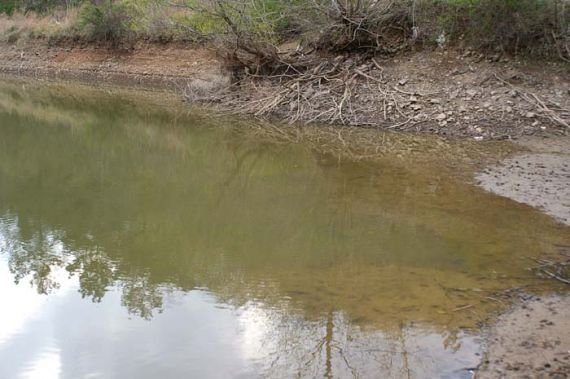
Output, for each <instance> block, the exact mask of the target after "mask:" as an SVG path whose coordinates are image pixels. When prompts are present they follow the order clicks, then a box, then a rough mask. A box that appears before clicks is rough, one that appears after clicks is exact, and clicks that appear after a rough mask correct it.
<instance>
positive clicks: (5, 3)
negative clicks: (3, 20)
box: [0, 0, 16, 15]
mask: <svg viewBox="0 0 570 379" xmlns="http://www.w3.org/2000/svg"><path fill="white" fill-rule="evenodd" d="M15 9H16V0H0V13H5V14H8V15H10V14H12V13H14V10H15Z"/></svg>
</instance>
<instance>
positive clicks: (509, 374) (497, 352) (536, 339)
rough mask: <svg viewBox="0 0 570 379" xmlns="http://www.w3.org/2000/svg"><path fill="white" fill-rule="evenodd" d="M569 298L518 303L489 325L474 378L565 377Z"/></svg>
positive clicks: (569, 357)
mask: <svg viewBox="0 0 570 379" xmlns="http://www.w3.org/2000/svg"><path fill="white" fill-rule="evenodd" d="M568 309H570V297H568V296H564V297H562V296H552V297H547V298H542V299H541V298H537V297H534V298H530V299H528V300H525V301H522V302H521V303H520V304H518V305H517V306H516V308H514V309H513V310H512V311H511V312H509V313H506V314H504V315H502V316H501V317H500V318H499V320H498V322H497V324H496V325H495V326H493V329H492V331H491V333H490V336H489V339H488V350H487V354H486V357H485V358H484V362H483V364H482V365H481V366H480V368H479V370H478V372H477V376H476V377H477V378H480V379H483V378H567V377H568V376H569V375H570V332H569V331H570V318H569V317H568Z"/></svg>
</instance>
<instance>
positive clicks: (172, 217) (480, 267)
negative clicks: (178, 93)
mask: <svg viewBox="0 0 570 379" xmlns="http://www.w3.org/2000/svg"><path fill="white" fill-rule="evenodd" d="M0 120H2V122H1V124H0V252H1V253H2V257H3V258H4V261H3V265H0V266H1V267H2V270H4V272H2V274H3V275H2V276H1V278H2V280H3V282H2V283H1V284H0V291H2V292H0V296H1V297H0V301H1V302H2V304H3V305H4V307H5V308H6V309H10V312H8V313H7V314H8V315H7V316H4V317H5V321H6V325H8V326H6V327H5V328H4V329H0V367H1V368H0V377H9V378H11V377H19V376H26V375H32V374H33V373H34V372H36V371H37V370H40V371H42V370H43V371H45V372H54V373H59V374H58V375H60V376H61V377H69V378H76V377H105V378H108V377H157V376H159V375H166V376H167V377H181V376H184V377H186V376H190V377H228V376H231V377H251V376H262V377H263V376H268V377H291V376H299V377H313V376H325V377H351V376H364V377H367V376H368V377H369V376H377V374H378V373H379V372H381V373H382V374H383V375H382V376H386V377H402V376H406V375H407V376H410V377H433V376H434V375H437V376H439V377H443V376H446V375H447V376H449V377H454V378H455V377H461V376H466V377H469V373H468V372H467V371H465V370H464V369H465V368H467V367H472V366H473V364H474V363H475V362H476V360H477V356H476V353H478V351H479V344H478V342H477V340H476V337H474V335H476V333H475V332H474V329H473V328H475V327H476V326H477V325H478V323H479V322H480V321H482V320H484V319H485V318H486V317H488V315H489V313H490V312H491V311H493V310H496V309H497V308H498V307H500V306H501V304H500V303H498V302H497V301H494V300H490V299H489V298H490V296H489V294H491V293H494V292H495V291H500V290H504V289H508V288H511V287H513V286H521V285H525V286H530V287H529V288H534V289H536V290H537V289H540V288H542V287H544V286H546V287H547V288H553V287H548V286H550V284H547V283H542V282H539V281H537V280H536V278H534V276H533V275H532V274H531V273H529V272H527V271H525V270H524V268H525V262H524V261H522V259H520V257H521V251H525V252H527V253H528V255H532V254H536V253H538V252H543V251H548V250H549V249H551V248H552V245H553V243H560V242H564V240H565V239H567V238H568V237H567V233H566V232H567V229H565V228H564V227H562V226H560V225H558V224H556V223H554V222H553V221H551V220H550V219H549V218H548V217H546V216H543V215H541V214H540V213H538V212H535V211H533V210H531V209H529V208H528V207H525V206H522V205H517V204H515V203H513V202H510V201H507V200H504V199H501V198H498V197H494V196H491V195H488V194H485V193H483V192H482V191H479V190H477V189H475V188H472V187H470V186H468V185H466V184H465V183H463V182H462V181H461V180H457V179H455V178H453V177H451V176H449V174H448V173H446V172H445V171H444V170H441V167H440V166H430V165H419V164H418V165H410V164H409V162H406V163H407V165H406V166H402V165H401V164H398V161H397V160H394V159H393V157H391V156H387V158H386V160H385V161H380V162H377V163H375V164H363V163H353V162H348V161H346V162H345V161H342V162H340V163H339V161H338V159H337V158H336V157H332V156H329V155H325V154H321V153H319V152H318V151H314V150H311V149H307V148H306V146H304V145H303V144H297V145H291V144H275V143H271V142H269V141H267V139H258V138H256V136H255V135H254V134H255V133H251V130H250V129H248V128H247V127H246V126H243V125H242V126H240V125H234V126H230V125H212V124H213V122H212V121H209V120H207V119H204V118H203V117H201V116H199V115H197V114H193V115H187V114H182V113H179V112H176V111H168V110H164V109H158V108H155V107H153V106H151V105H150V104H148V103H145V102H141V101H131V100H125V98H124V97H119V96H118V95H108V94H104V93H103V94H102V93H99V92H89V91H83V90H81V89H78V88H63V87H59V86H56V87H52V86H45V87H37V86H34V84H30V83H27V84H26V85H25V86H24V87H22V86H21V85H20V84H18V83H16V84H14V83H6V84H3V85H2V91H0ZM428 142H430V141H428ZM6 270H9V272H10V275H5V274H6V272H5V271H6ZM14 283H15V284H14ZM30 287H31V288H33V291H34V292H33V293H32V292H30ZM18 291H21V292H18ZM85 300H90V301H85ZM10 320H11V321H10ZM14 320H21V321H19V323H18V322H16V321H14ZM8 362H10V364H6V363H8ZM48 368H49V370H48Z"/></svg>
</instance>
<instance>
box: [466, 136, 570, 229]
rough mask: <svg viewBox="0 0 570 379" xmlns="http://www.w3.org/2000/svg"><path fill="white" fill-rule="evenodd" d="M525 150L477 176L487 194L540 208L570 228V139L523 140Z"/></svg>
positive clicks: (521, 143)
mask: <svg viewBox="0 0 570 379" xmlns="http://www.w3.org/2000/svg"><path fill="white" fill-rule="evenodd" d="M518 143H519V144H520V145H522V146H524V147H525V148H527V149H528V151H527V152H525V153H523V154H518V155H515V156H512V157H510V158H507V159H506V160H504V161H503V162H502V163H501V164H499V165H495V166H491V167H489V168H487V169H486V170H485V171H483V172H482V173H480V174H479V175H477V180H478V184H479V185H480V186H481V187H483V188H485V189H486V190H488V191H491V192H493V193H496V194H498V195H501V196H504V197H508V198H510V199H513V200H515V201H517V202H519V203H524V204H528V205H530V206H533V207H536V208H539V209H541V210H542V211H544V212H546V213H547V214H549V215H551V216H552V217H554V218H556V219H557V220H558V221H560V222H562V223H565V224H567V225H570V138H568V137H558V138H523V139H521V140H519V141H518Z"/></svg>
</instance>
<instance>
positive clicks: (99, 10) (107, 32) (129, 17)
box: [78, 0, 136, 42]
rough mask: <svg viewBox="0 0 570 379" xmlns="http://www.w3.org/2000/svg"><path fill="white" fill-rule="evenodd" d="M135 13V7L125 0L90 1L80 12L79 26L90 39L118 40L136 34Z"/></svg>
mask: <svg viewBox="0 0 570 379" xmlns="http://www.w3.org/2000/svg"><path fill="white" fill-rule="evenodd" d="M134 13H135V12H134V10H133V8H132V7H129V6H128V5H127V4H126V3H124V2H113V1H112V0H107V1H104V2H103V3H101V4H99V5H96V4H93V3H88V4H85V5H84V6H83V7H82V8H81V11H80V12H79V21H78V26H79V29H80V30H81V31H82V32H83V34H84V35H85V36H86V37H88V38H90V39H93V40H101V41H114V42H116V41H119V40H122V39H128V38H129V37H132V35H133V34H134V31H133V27H132V25H133V22H134V19H135V17H136V14H134Z"/></svg>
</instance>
